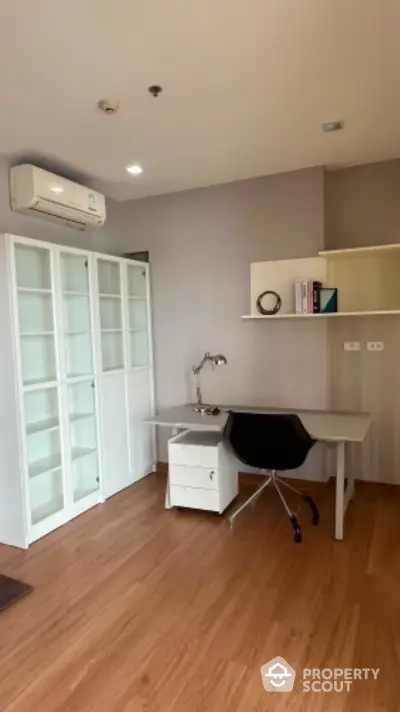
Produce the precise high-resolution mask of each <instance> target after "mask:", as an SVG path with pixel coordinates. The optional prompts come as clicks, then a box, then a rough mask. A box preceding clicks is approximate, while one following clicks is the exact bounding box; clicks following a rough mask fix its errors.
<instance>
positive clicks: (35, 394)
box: [24, 388, 60, 459]
mask: <svg viewBox="0 0 400 712" xmlns="http://www.w3.org/2000/svg"><path fill="white" fill-rule="evenodd" d="M24 411H25V428H26V433H27V435H35V434H36V433H38V432H41V431H43V430H50V429H53V428H58V427H59V425H60V419H59V409H58V394H57V389H56V388H46V389H43V390H40V391H32V392H31V393H26V394H25V396H24ZM40 455H41V453H40V454H39V459H40ZM44 455H46V453H45V454H44Z"/></svg>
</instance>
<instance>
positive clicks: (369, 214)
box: [325, 160, 400, 248]
mask: <svg viewBox="0 0 400 712" xmlns="http://www.w3.org/2000/svg"><path fill="white" fill-rule="evenodd" d="M399 196H400V160H395V161H383V162H381V163H370V164H368V165H364V166H354V167H352V168H346V169H344V170H338V171H331V172H327V173H326V174H325V199H326V214H325V226H326V244H327V247H330V248H341V247H361V246H363V245H379V244H384V243H397V242H400V199H399Z"/></svg>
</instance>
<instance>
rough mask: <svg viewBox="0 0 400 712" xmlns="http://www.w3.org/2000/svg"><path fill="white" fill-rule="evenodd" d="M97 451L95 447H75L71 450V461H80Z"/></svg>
mask: <svg viewBox="0 0 400 712" xmlns="http://www.w3.org/2000/svg"><path fill="white" fill-rule="evenodd" d="M96 451H97V448H95V447H73V448H72V450H71V459H72V460H79V459H80V458H81V457H86V456H87V455H91V454H92V453H93V452H96Z"/></svg>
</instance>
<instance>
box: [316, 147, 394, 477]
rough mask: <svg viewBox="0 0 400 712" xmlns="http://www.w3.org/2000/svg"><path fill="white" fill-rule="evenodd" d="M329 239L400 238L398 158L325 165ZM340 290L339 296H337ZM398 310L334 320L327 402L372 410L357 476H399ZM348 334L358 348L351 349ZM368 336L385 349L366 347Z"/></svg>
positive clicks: (345, 242) (356, 460)
mask: <svg viewBox="0 0 400 712" xmlns="http://www.w3.org/2000/svg"><path fill="white" fill-rule="evenodd" d="M325 195H326V241H327V245H328V247H330V248H333V249H334V248H341V247H361V246H363V245H379V244H385V243H399V242H400V200H399V195H400V160H396V161H385V162H382V163H373V164H370V165H365V166H356V167H352V168H347V169H345V170H339V171H334V172H332V173H327V174H326V178H325ZM339 298H340V297H339ZM399 319H400V317H398V316H390V317H376V316H375V317H371V318H367V317H359V318H355V319H335V320H331V323H330V324H329V330H328V334H329V342H328V343H329V350H328V355H329V357H330V372H329V381H328V382H329V385H330V388H331V394H330V402H331V405H332V407H333V408H337V409H343V410H365V411H367V412H370V413H372V416H373V420H372V427H371V430H370V433H369V436H368V438H367V440H366V442H365V443H364V444H363V447H362V448H359V447H355V448H353V450H354V452H353V453H352V457H351V458H350V466H352V467H353V468H354V474H355V476H356V477H358V478H361V479H366V480H372V481H380V482H389V483H393V482H395V483H396V484H400V442H399V437H398V433H399V431H400V372H399V368H398V364H399V361H400V321H399ZM344 341H359V342H360V343H361V351H360V352H357V353H351V354H349V353H346V352H345V351H343V342H344ZM367 341H383V342H384V344H385V350H384V351H383V352H381V353H377V354H375V353H372V354H371V353H368V352H367V351H366V349H365V344H366V342H367Z"/></svg>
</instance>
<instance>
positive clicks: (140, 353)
mask: <svg viewBox="0 0 400 712" xmlns="http://www.w3.org/2000/svg"><path fill="white" fill-rule="evenodd" d="M127 269H128V310H129V338H130V358H131V364H130V365H131V366H132V367H133V368H135V367H140V366H148V365H149V362H150V353H149V324H148V285H147V282H148V279H147V271H146V268H145V267H143V266H142V265H129V264H128V266H127Z"/></svg>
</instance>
